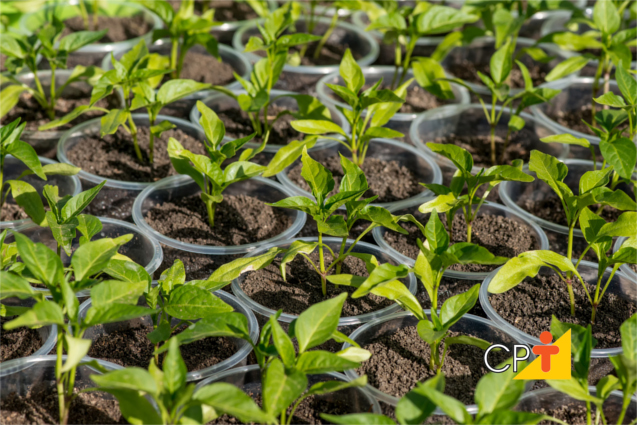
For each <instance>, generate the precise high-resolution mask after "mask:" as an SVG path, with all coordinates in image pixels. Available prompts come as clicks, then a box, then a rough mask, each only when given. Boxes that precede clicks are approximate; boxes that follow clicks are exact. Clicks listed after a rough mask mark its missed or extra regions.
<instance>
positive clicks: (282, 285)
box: [241, 249, 393, 317]
mask: <svg viewBox="0 0 637 425" xmlns="http://www.w3.org/2000/svg"><path fill="white" fill-rule="evenodd" d="M324 256H325V267H326V268H327V267H329V265H330V264H331V263H332V256H331V255H330V253H329V252H325V253H324ZM309 257H310V258H311V259H312V261H313V262H314V264H318V260H319V253H318V249H316V250H315V251H314V252H313V253H312V254H310V255H309ZM280 264H281V259H280V258H277V259H275V260H274V261H273V262H272V264H270V265H269V266H267V267H266V268H264V269H261V270H257V271H254V272H250V273H249V274H246V275H245V277H244V278H243V281H242V282H241V289H243V291H244V292H245V293H246V294H247V295H248V296H249V297H250V298H252V299H253V300H254V301H255V302H257V303H259V304H261V305H263V306H265V307H268V308H271V309H273V310H279V309H283V312H284V313H288V314H301V313H302V312H303V311H305V310H307V308H308V307H310V306H312V305H314V304H316V303H319V302H321V301H325V300H326V299H328V298H333V297H335V296H337V295H339V294H341V293H342V292H347V293H348V294H350V295H351V294H352V293H353V292H354V291H355V290H356V288H353V287H348V286H337V285H333V284H331V283H329V282H328V283H327V295H326V296H323V293H322V292H321V278H320V276H319V275H318V273H316V270H314V268H313V267H312V266H311V265H310V263H309V262H308V261H307V259H305V258H303V257H302V256H300V255H299V256H297V257H296V258H295V259H294V260H293V261H291V262H289V263H288V264H287V265H286V278H287V282H286V281H284V280H283V278H282V277H281V272H280V271H279V266H280ZM334 270H335V268H333V269H332V270H331V271H330V274H333V272H334ZM341 273H344V274H352V275H355V276H363V277H367V276H369V273H367V269H366V268H365V263H364V262H363V261H362V260H359V259H358V258H355V257H347V258H346V259H345V261H344V263H343V267H342V270H341ZM391 305H393V301H390V300H388V299H385V298H382V297H379V296H377V295H371V294H370V295H368V296H366V297H363V298H357V299H354V298H351V297H348V298H347V299H346V300H345V304H344V305H343V311H342V313H341V317H350V316H358V315H361V314H364V313H369V312H372V311H378V310H380V309H383V308H385V307H389V306H391Z"/></svg>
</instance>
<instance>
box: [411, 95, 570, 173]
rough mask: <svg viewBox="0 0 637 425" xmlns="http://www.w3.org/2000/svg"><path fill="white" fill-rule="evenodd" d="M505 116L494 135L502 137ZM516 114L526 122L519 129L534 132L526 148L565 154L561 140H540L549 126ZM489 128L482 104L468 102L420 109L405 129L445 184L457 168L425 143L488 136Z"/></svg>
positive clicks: (547, 133) (558, 155)
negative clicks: (433, 163) (452, 138)
mask: <svg viewBox="0 0 637 425" xmlns="http://www.w3.org/2000/svg"><path fill="white" fill-rule="evenodd" d="M486 108H487V111H491V107H490V106H487V107H486ZM500 110H501V108H500V107H496V111H498V112H499V111H500ZM509 117H510V115H509V112H508V110H505V111H504V112H503V113H502V118H500V121H499V123H498V126H497V127H496V135H500V136H502V137H504V136H506V132H507V126H508V122H509ZM520 117H522V118H523V119H524V121H525V122H526V124H525V126H524V129H522V131H525V130H530V131H531V132H533V133H535V136H536V137H534V138H533V139H532V140H530V145H529V146H527V150H528V151H531V150H533V149H535V150H539V151H541V152H544V153H547V154H549V155H552V156H555V157H556V158H558V159H564V158H566V157H567V155H568V152H569V146H568V145H565V144H562V143H543V142H541V141H540V139H541V138H542V137H546V136H550V135H553V134H555V131H554V130H553V128H551V127H549V126H548V125H546V124H545V123H543V122H542V121H540V120H538V119H537V118H535V117H533V116H532V115H530V114H527V113H525V112H522V113H521V114H520ZM469 123H471V124H469ZM474 123H475V124H474ZM490 131H491V128H490V126H489V123H488V122H487V120H486V117H485V115H484V110H483V109H482V105H480V104H476V103H473V104H470V105H446V106H443V107H440V108H436V109H432V110H431V111H427V112H424V113H423V114H421V115H419V116H418V117H417V118H416V119H415V120H414V121H413V123H412V124H411V128H410V129H409V132H410V135H411V141H412V143H413V144H414V145H416V147H417V148H418V149H419V150H420V151H422V152H424V153H425V154H427V155H428V156H430V157H432V158H435V159H436V163H437V164H438V165H439V166H440V169H441V170H442V175H443V180H442V181H443V183H444V184H446V185H448V184H449V183H450V182H451V177H452V176H453V173H454V172H455V171H456V170H457V168H456V166H455V165H453V163H452V162H451V161H450V160H448V159H447V158H445V157H443V156H442V155H438V154H435V153H434V152H432V151H431V149H429V148H428V147H427V142H435V141H436V138H438V137H446V136H448V135H451V134H459V135H484V136H488V135H489V133H490ZM489 166H490V165H489ZM481 168H482V167H478V166H474V167H473V169H472V170H471V172H472V173H473V174H477V173H478V172H479V171H480V169H481ZM485 168H488V167H485Z"/></svg>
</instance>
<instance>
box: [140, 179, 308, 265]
mask: <svg viewBox="0 0 637 425" xmlns="http://www.w3.org/2000/svg"><path fill="white" fill-rule="evenodd" d="M200 192H201V189H200V188H199V186H198V185H197V184H196V183H195V181H194V180H193V179H192V178H190V177H189V176H185V175H183V176H171V177H167V178H165V179H161V180H160V181H158V182H156V183H153V184H152V185H150V186H148V187H147V188H146V189H144V191H142V193H140V194H139V196H138V197H137V199H135V204H134V205H133V220H134V221H135V224H137V225H138V226H139V227H140V228H141V229H142V230H144V231H145V232H148V234H150V235H152V236H153V237H154V238H156V239H157V240H159V241H160V242H161V243H163V244H166V245H168V246H170V247H173V248H176V249H179V250H181V251H187V252H194V253H198V254H208V255H229V254H245V253H247V252H251V251H254V250H255V249H258V248H259V247H261V246H264V245H268V244H272V243H276V242H279V241H282V240H286V239H289V238H292V237H294V235H296V234H297V233H298V232H299V231H300V230H301V229H302V228H303V225H304V224H305V218H306V217H305V213H303V212H301V211H292V210H286V214H288V215H289V217H290V218H291V220H292V225H291V226H290V227H288V228H287V229H285V231H283V232H281V234H279V235H277V236H275V237H272V238H270V239H266V240H263V241H260V242H254V243H251V244H245V245H234V246H212V245H197V244H192V243H186V242H180V241H178V240H177V239H173V238H171V237H168V236H166V235H163V234H161V233H159V232H158V231H157V230H155V229H153V228H152V227H151V226H150V225H149V224H148V223H147V222H146V219H145V217H146V213H147V212H148V211H149V210H150V209H151V208H152V207H153V206H155V205H158V204H163V203H164V202H167V201H175V200H176V199H179V198H182V197H187V196H191V195H195V194H199V193H200ZM223 195H224V196H227V195H246V196H252V197H254V198H257V199H259V200H260V201H263V202H278V201H280V200H281V199H285V198H289V197H290V196H293V193H292V192H291V191H290V190H289V189H287V188H285V187H283V186H282V185H281V184H279V183H277V182H275V181H272V180H270V179H265V178H262V177H254V178H252V179H249V180H244V181H242V182H238V183H234V184H232V185H230V186H228V188H227V189H226V190H225V191H224V192H223Z"/></svg>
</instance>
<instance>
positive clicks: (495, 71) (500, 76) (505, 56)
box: [490, 39, 513, 84]
mask: <svg viewBox="0 0 637 425" xmlns="http://www.w3.org/2000/svg"><path fill="white" fill-rule="evenodd" d="M512 62H513V60H512V45H511V40H510V39H509V40H507V42H506V43H504V44H503V45H502V47H500V48H499V49H498V50H497V51H496V52H495V53H494V54H493V56H491V61H490V68H491V78H493V81H494V82H495V83H496V84H501V83H504V82H505V81H506V79H507V78H508V76H509V74H510V73H511V68H512V67H513V63H512Z"/></svg>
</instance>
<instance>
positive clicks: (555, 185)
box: [529, 150, 568, 199]
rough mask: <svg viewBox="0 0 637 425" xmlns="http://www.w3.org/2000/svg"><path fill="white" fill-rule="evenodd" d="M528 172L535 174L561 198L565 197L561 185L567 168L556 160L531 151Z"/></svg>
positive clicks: (562, 185)
mask: <svg viewBox="0 0 637 425" xmlns="http://www.w3.org/2000/svg"><path fill="white" fill-rule="evenodd" d="M529 170H531V171H533V172H535V173H536V175H537V178H539V179H540V180H542V181H544V182H545V183H546V184H548V185H549V186H550V187H551V188H552V189H553V190H554V191H555V193H556V194H557V195H558V196H559V197H560V198H561V199H564V197H565V188H564V186H565V185H564V184H563V183H562V182H563V181H564V179H565V178H566V175H567V174H568V167H567V166H566V165H565V164H564V163H562V162H561V161H559V160H558V159H557V158H555V157H552V156H551V155H547V154H545V153H542V152H540V151H537V150H533V151H531V160H530V161H529Z"/></svg>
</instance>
